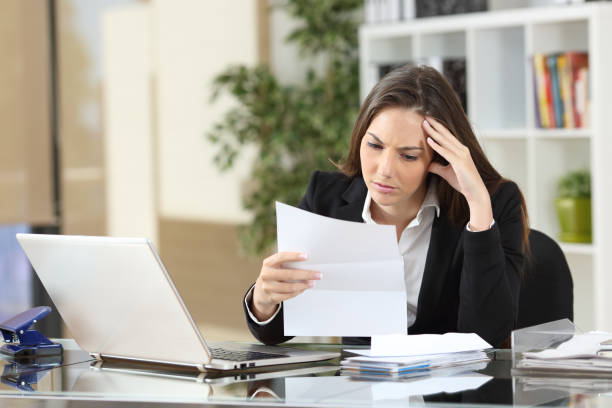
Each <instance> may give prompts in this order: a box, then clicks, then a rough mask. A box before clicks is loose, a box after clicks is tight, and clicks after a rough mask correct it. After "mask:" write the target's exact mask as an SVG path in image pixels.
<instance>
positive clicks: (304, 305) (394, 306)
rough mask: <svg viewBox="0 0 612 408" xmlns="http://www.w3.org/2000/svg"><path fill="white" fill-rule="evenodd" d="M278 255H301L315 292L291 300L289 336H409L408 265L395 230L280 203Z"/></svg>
mask: <svg viewBox="0 0 612 408" xmlns="http://www.w3.org/2000/svg"><path fill="white" fill-rule="evenodd" d="M276 223H277V239H278V251H279V252H280V251H302V252H305V253H306V254H307V255H308V259H307V260H306V261H303V262H295V263H288V264H286V266H287V267H291V268H296V269H308V270H315V271H319V272H321V273H322V279H321V280H320V281H317V282H316V284H315V287H313V288H311V289H308V290H306V291H305V292H304V293H302V294H301V295H299V296H297V297H295V298H293V299H289V300H286V301H285V302H284V303H283V308H284V312H283V314H284V326H285V335H287V336H373V335H375V334H390V333H406V331H407V325H408V322H407V314H406V291H405V283H404V269H403V260H402V257H401V255H400V252H399V247H398V245H397V239H396V235H395V227H394V226H391V225H374V224H363V223H358V222H350V221H342V220H337V219H334V218H329V217H323V216H321V215H317V214H313V213H310V212H308V211H304V210H301V209H299V208H295V207H292V206H289V205H286V204H282V203H279V202H277V203H276Z"/></svg>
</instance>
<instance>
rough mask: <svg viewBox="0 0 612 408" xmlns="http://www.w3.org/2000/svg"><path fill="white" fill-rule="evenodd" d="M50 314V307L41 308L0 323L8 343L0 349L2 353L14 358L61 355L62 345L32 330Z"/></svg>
mask: <svg viewBox="0 0 612 408" xmlns="http://www.w3.org/2000/svg"><path fill="white" fill-rule="evenodd" d="M49 312H51V308H50V307H49V306H39V307H35V308H33V309H30V310H26V311H25V312H23V313H20V314H18V315H17V316H14V317H12V318H10V319H8V320H7V321H5V322H2V323H0V333H2V337H4V341H5V342H6V344H4V345H3V346H2V347H0V353H3V354H7V355H9V356H11V357H14V358H35V357H39V356H55V355H61V354H62V351H63V349H62V345H61V344H57V343H53V342H52V341H51V340H49V339H48V338H46V337H45V336H43V335H42V333H40V332H39V331H38V330H34V329H31V328H30V326H32V325H33V324H35V323H36V322H38V321H39V320H40V319H42V318H43V317H45V316H46V315H48V314H49Z"/></svg>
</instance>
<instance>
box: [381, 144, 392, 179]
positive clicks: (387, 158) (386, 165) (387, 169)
mask: <svg viewBox="0 0 612 408" xmlns="http://www.w3.org/2000/svg"><path fill="white" fill-rule="evenodd" d="M378 174H379V175H380V176H382V177H386V178H389V177H391V176H392V175H393V157H392V155H391V152H390V151H389V150H387V151H386V152H383V154H382V155H381V157H380V162H379V163H378Z"/></svg>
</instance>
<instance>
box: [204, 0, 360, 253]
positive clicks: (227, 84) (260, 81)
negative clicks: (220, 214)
mask: <svg viewBox="0 0 612 408" xmlns="http://www.w3.org/2000/svg"><path fill="white" fill-rule="evenodd" d="M362 5H363V0H287V1H286V2H284V4H283V5H282V7H284V8H285V9H286V10H287V11H288V13H289V14H291V15H292V16H294V17H296V18H297V19H298V20H299V21H300V22H301V24H300V26H299V27H298V28H297V29H295V30H294V31H293V32H292V33H291V34H290V35H289V37H288V38H287V41H288V42H293V43H296V44H297V45H298V46H299V48H300V52H301V55H302V58H304V59H308V58H314V57H317V56H319V55H323V56H324V60H325V61H326V63H325V68H324V70H323V72H322V73H321V74H317V73H316V72H315V71H314V70H309V71H308V74H307V77H306V80H305V83H303V84H301V85H284V84H281V83H279V81H278V80H277V79H276V77H275V76H274V74H273V72H272V71H271V70H270V68H269V67H268V66H266V65H259V66H256V67H247V66H243V65H242V66H232V67H229V68H228V69H227V70H226V71H225V72H223V73H221V74H220V75H219V76H217V77H216V79H215V81H214V89H213V95H212V99H213V100H215V99H216V98H218V97H219V95H220V94H221V93H223V92H229V93H230V94H231V95H232V96H233V97H234V98H235V99H236V100H237V101H238V105H237V106H236V107H235V108H233V109H231V110H229V111H228V112H227V113H226V114H225V116H224V117H223V118H222V120H220V121H219V122H218V123H216V124H214V126H213V129H212V130H211V131H210V132H209V133H208V137H209V139H210V140H211V141H212V142H213V143H215V144H217V145H218V148H219V150H218V152H217V154H216V156H215V163H216V164H217V165H218V166H219V167H220V168H221V169H228V168H231V167H232V166H233V164H234V162H235V160H236V159H237V157H238V155H239V153H240V150H241V148H243V147H244V146H246V145H255V146H256V147H257V149H258V151H259V157H258V158H257V159H256V160H255V163H254V165H253V169H252V173H251V179H250V182H249V183H248V187H247V189H246V191H244V194H243V206H244V208H246V209H247V210H250V211H251V212H252V213H253V221H252V222H251V224H249V225H246V226H244V227H242V228H241V230H240V236H241V241H242V244H243V248H244V249H246V250H247V252H249V253H251V254H262V253H264V252H266V251H268V250H270V249H271V248H272V247H273V245H274V243H275V240H276V216H275V209H274V202H275V201H282V202H285V203H288V204H291V205H296V204H297V203H298V202H299V200H300V198H301V196H302V195H303V193H304V191H305V188H306V185H307V183H308V179H309V177H310V174H311V173H312V172H313V171H314V170H317V169H319V170H326V169H327V170H332V169H334V165H333V163H332V161H336V162H337V161H339V160H340V159H342V157H343V155H344V154H345V152H346V151H347V148H348V142H349V138H350V132H351V128H352V125H353V121H354V119H355V117H356V115H357V112H358V110H359V75H358V59H357V50H358V45H357V29H358V25H359V17H360V13H359V11H360V9H361V7H362Z"/></svg>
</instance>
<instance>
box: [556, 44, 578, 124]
mask: <svg viewBox="0 0 612 408" xmlns="http://www.w3.org/2000/svg"><path fill="white" fill-rule="evenodd" d="M557 75H558V78H559V91H560V94H561V103H562V106H563V127H564V128H570V129H571V128H573V127H574V126H575V125H574V104H573V102H572V78H571V73H570V70H569V65H568V62H567V54H565V53H563V54H559V55H558V56H557Z"/></svg>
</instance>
